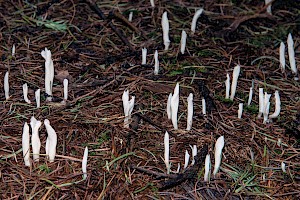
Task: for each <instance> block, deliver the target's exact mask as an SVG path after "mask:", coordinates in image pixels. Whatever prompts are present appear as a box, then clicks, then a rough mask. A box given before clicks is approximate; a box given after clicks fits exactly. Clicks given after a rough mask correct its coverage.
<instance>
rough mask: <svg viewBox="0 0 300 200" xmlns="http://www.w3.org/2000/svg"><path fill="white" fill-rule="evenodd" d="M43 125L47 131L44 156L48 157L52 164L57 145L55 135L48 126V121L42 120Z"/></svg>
mask: <svg viewBox="0 0 300 200" xmlns="http://www.w3.org/2000/svg"><path fill="white" fill-rule="evenodd" d="M44 124H45V127H46V130H47V134H48V137H47V140H46V155H47V156H48V157H49V161H50V162H54V158H55V155H56V145H57V134H56V132H55V130H54V129H53V128H52V126H51V125H50V122H49V120H48V119H45V120H44Z"/></svg>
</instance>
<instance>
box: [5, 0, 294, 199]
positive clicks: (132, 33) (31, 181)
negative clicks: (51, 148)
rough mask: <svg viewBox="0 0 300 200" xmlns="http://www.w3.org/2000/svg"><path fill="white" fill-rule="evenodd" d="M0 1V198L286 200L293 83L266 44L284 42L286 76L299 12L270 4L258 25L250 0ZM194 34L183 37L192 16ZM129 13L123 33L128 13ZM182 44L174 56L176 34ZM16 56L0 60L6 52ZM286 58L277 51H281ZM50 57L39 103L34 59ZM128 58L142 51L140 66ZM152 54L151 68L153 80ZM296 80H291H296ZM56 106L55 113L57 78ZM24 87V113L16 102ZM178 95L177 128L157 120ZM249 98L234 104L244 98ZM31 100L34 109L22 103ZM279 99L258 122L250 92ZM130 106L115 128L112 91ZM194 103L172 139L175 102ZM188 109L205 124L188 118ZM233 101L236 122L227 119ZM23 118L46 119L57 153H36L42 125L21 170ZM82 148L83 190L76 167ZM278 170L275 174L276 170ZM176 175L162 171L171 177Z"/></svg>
mask: <svg viewBox="0 0 300 200" xmlns="http://www.w3.org/2000/svg"><path fill="white" fill-rule="evenodd" d="M34 2H35V3H33V1H17V0H12V1H1V3H0V44H1V49H0V57H1V61H0V77H1V80H3V78H4V74H5V73H6V72H7V71H9V84H10V98H9V99H8V100H5V96H4V91H3V87H4V84H3V81H1V82H0V88H1V89H0V99H1V101H0V123H1V126H0V179H1V180H0V183H1V184H0V198H1V199H299V198H300V144H299V142H300V95H299V94H300V87H299V86H300V84H299V80H298V81H297V80H294V74H292V73H291V69H290V67H289V60H288V56H287V50H286V63H287V67H286V71H285V73H282V72H281V70H280V68H279V46H280V42H282V41H283V42H284V43H285V44H286V41H287V36H288V34H289V33H292V36H293V39H294V43H295V45H294V47H295V55H296V64H297V65H298V71H299V66H300V34H299V33H300V31H299V30H300V5H299V4H298V3H297V1H294V0H286V1H277V0H275V1H274V2H273V5H272V15H270V14H268V13H267V12H266V6H265V5H264V1H262V0H259V1H258V0H254V1H253V0H251V1H250V0H241V1H234V0H220V1H214V0H207V1H185V0H175V1H165V0H162V1H156V0H155V7H154V8H153V7H151V5H150V1H149V0H142V1H138V0H131V1H97V3H96V4H94V3H93V2H92V1H89V0H79V1H77V0H71V1H66V0H65V1H57V0H52V1H49V0H48V1H44V2H41V1H34ZM199 8H203V9H204V12H203V13H202V15H201V16H200V17H199V19H198V22H197V27H196V32H195V34H192V33H191V31H190V26H191V21H192V18H193V16H194V13H195V11H196V10H197V9H199ZM131 11H132V12H133V19H132V22H128V20H127V19H128V15H129V13H130V12H131ZM164 11H167V13H168V18H169V23H170V40H171V43H170V48H169V50H168V51H165V50H164V45H163V39H162V28H161V18H162V14H163V12H164ZM182 30H185V31H186V32H187V35H188V39H187V48H186V51H185V54H184V55H182V54H181V53H180V38H181V31H182ZM13 45H15V47H16V53H15V55H12V53H11V52H12V46H13ZM286 47H287V44H286ZM45 48H48V49H49V50H51V52H52V59H53V62H54V68H55V78H54V85H53V102H47V101H45V99H46V95H45V89H44V88H45V86H44V78H45V66H44V64H45V60H44V59H43V57H42V56H41V51H42V50H44V49H45ZM142 48H147V49H148V56H147V64H146V65H141V62H142V55H141V52H142ZM155 50H158V53H159V61H160V64H159V66H160V71H159V74H158V75H154V74H153V69H154V67H153V65H154V59H153V55H154V52H155ZM238 64H239V65H240V66H241V73H240V76H239V79H238V86H237V92H236V96H235V98H234V100H233V101H230V100H228V99H225V98H224V97H225V80H226V74H227V73H229V75H230V76H231V79H232V72H233V68H234V67H235V66H236V65H238ZM298 76H299V75H298ZM64 78H67V79H68V80H69V92H68V93H69V99H68V101H67V103H66V104H62V103H61V101H62V99H63V84H62V80H63V79H64ZM24 83H27V84H28V87H29V94H28V96H29V99H30V100H31V102H32V103H31V104H27V103H25V101H24V100H23V91H22V85H23V84H24ZM176 83H179V85H180V100H179V112H178V124H179V125H178V126H179V130H174V129H173V126H172V123H171V121H170V120H168V118H167V112H166V106H167V99H168V95H169V94H170V93H171V92H173V90H174V87H175V85H176ZM252 86H253V89H254V94H253V100H252V103H251V105H250V106H247V101H248V95H249V89H250V87H252ZM38 88H40V89H41V94H42V95H41V96H42V97H41V107H40V108H36V103H35V97H34V92H35V91H36V90H37V89H38ZM259 88H263V89H264V91H265V92H267V93H269V94H272V96H271V100H270V102H271V104H270V113H273V112H274V107H275V106H274V104H275V103H274V102H275V101H274V92H275V91H276V90H277V91H279V94H280V99H281V112H280V115H279V117H278V118H276V119H273V121H271V122H269V123H267V124H264V123H263V119H262V118H258V90H259ZM126 89H127V90H129V94H130V96H135V106H134V109H133V112H132V122H131V124H130V127H129V128H124V123H123V121H124V113H123V105H122V94H123V92H124V90H126ZM189 93H193V95H194V117H193V127H192V130H190V131H186V120H187V97H188V95H189ZM202 98H205V99H206V104H207V115H203V114H202V103H201V102H202ZM239 103H244V112H243V115H242V118H241V119H238V117H237V113H238V107H239ZM32 116H35V117H36V118H37V119H38V120H40V121H42V122H43V121H44V119H49V120H50V123H51V126H52V127H53V128H54V129H55V131H56V133H57V136H58V144H57V155H56V158H55V161H54V162H52V163H50V162H49V161H48V160H47V158H46V156H45V142H46V138H47V133H46V129H45V126H44V125H42V126H41V128H40V130H39V133H40V139H41V143H42V147H41V155H40V161H39V162H32V164H31V167H26V166H25V165H24V161H23V154H22V129H23V125H24V123H25V122H27V123H29V122H30V118H31V117H32ZM166 131H168V133H169V134H170V162H171V173H170V174H166V166H165V163H164V134H165V132H166ZM220 136H224V138H225V147H224V149H223V152H222V155H223V156H222V164H221V167H220V170H219V172H218V173H217V175H216V176H215V177H214V176H211V179H210V182H209V183H208V182H204V180H203V174H204V158H205V156H206V154H207V153H208V154H210V156H211V158H212V169H213V166H214V149H215V147H214V146H215V142H216V139H217V138H218V137H220ZM190 145H196V146H197V148H198V155H199V156H198V157H196V164H195V165H194V166H189V167H188V168H187V169H186V170H183V164H184V155H185V151H186V150H188V152H189V154H191V148H190ZM85 147H88V150H89V154H88V164H87V179H86V180H83V178H82V170H81V164H82V162H81V161H82V157H83V153H84V148H85ZM282 162H284V163H285V165H286V172H285V173H284V172H283V171H282V168H281V163H282ZM178 164H180V166H181V169H180V171H179V173H176V170H177V166H178Z"/></svg>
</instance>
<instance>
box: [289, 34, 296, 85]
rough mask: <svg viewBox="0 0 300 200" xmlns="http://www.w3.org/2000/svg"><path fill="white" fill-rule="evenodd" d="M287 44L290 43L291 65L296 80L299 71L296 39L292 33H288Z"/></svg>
mask: <svg viewBox="0 0 300 200" xmlns="http://www.w3.org/2000/svg"><path fill="white" fill-rule="evenodd" d="M287 44H288V53H289V61H290V67H291V70H292V72H293V74H294V76H295V80H298V78H297V77H296V76H297V74H298V72H297V66H296V59H295V50H294V41H293V38H292V34H291V33H290V34H289V35H288V39H287Z"/></svg>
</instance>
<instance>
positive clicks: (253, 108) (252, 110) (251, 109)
mask: <svg viewBox="0 0 300 200" xmlns="http://www.w3.org/2000/svg"><path fill="white" fill-rule="evenodd" d="M245 110H246V111H248V112H250V113H252V114H256V113H258V107H257V106H256V105H250V106H248V105H247V106H246V107H245Z"/></svg>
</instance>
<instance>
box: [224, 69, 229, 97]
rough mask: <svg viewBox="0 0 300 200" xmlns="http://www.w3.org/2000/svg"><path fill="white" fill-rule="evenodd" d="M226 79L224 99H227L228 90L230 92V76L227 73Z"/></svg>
mask: <svg viewBox="0 0 300 200" xmlns="http://www.w3.org/2000/svg"><path fill="white" fill-rule="evenodd" d="M226 77H227V78H226V81H225V87H226V94H225V99H229V92H230V76H229V74H228V73H227V74H226Z"/></svg>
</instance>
